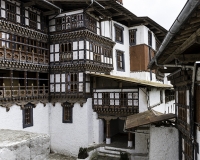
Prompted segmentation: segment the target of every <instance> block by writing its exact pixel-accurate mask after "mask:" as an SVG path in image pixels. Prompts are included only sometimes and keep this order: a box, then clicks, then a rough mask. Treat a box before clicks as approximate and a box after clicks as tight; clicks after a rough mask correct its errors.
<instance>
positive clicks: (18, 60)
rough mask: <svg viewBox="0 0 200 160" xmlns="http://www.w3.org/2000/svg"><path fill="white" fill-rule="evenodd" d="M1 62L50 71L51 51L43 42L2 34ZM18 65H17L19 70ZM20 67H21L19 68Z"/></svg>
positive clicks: (0, 33) (0, 36)
mask: <svg viewBox="0 0 200 160" xmlns="http://www.w3.org/2000/svg"><path fill="white" fill-rule="evenodd" d="M0 61H2V63H4V62H5V61H6V62H10V63H13V64H29V65H35V66H37V67H43V69H42V70H47V69H48V64H49V49H48V45H47V43H45V42H42V41H36V40H34V39H31V38H27V37H22V36H19V35H15V34H12V33H6V32H0ZM17 66H18V65H15V68H17ZM18 67H19V66H18Z"/></svg>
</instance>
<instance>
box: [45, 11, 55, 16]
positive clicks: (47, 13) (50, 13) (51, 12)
mask: <svg viewBox="0 0 200 160" xmlns="http://www.w3.org/2000/svg"><path fill="white" fill-rule="evenodd" d="M52 14H55V11H47V12H44V13H43V15H44V16H48V15H52Z"/></svg>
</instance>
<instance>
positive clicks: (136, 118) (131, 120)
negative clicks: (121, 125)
mask: <svg viewBox="0 0 200 160" xmlns="http://www.w3.org/2000/svg"><path fill="white" fill-rule="evenodd" d="M172 118H176V115H175V114H173V113H169V114H163V113H160V112H157V111H154V110H148V111H145V112H142V113H138V114H134V115H131V116H128V117H127V119H126V125H125V128H126V129H130V128H135V127H138V126H142V125H146V124H150V123H154V122H159V121H164V120H167V119H172Z"/></svg>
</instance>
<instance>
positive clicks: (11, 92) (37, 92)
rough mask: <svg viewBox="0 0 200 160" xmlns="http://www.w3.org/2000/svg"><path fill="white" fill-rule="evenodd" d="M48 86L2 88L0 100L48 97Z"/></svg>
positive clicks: (0, 89) (0, 87)
mask: <svg viewBox="0 0 200 160" xmlns="http://www.w3.org/2000/svg"><path fill="white" fill-rule="evenodd" d="M48 94H49V87H48V86H45V85H43V86H33V85H32V86H27V87H25V86H20V85H18V86H12V87H11V86H5V85H3V86H0V99H2V98H23V97H47V96H48Z"/></svg>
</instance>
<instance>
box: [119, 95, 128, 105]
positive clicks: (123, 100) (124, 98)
mask: <svg viewBox="0 0 200 160" xmlns="http://www.w3.org/2000/svg"><path fill="white" fill-rule="evenodd" d="M127 103H128V95H127V93H120V106H121V107H126V106H127V105H128V104H127Z"/></svg>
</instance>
